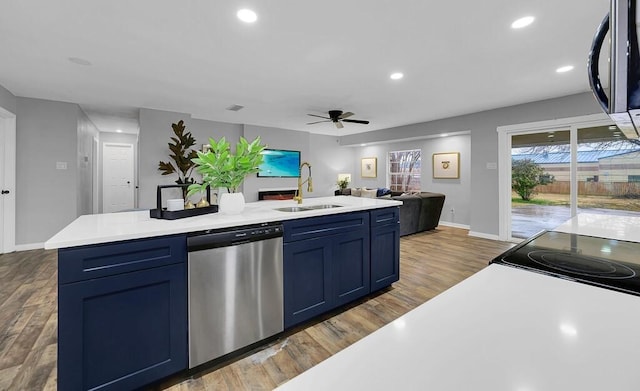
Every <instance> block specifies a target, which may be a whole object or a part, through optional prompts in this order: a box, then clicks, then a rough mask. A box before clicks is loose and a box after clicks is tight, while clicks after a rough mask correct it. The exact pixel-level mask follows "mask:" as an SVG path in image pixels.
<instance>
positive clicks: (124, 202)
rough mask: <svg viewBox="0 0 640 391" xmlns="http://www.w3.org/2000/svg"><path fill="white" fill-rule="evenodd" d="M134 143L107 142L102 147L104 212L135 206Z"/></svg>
mask: <svg viewBox="0 0 640 391" xmlns="http://www.w3.org/2000/svg"><path fill="white" fill-rule="evenodd" d="M133 164H134V162H133V145H132V144H116V143H105V144H104V146H103V148H102V180H103V182H102V212H103V213H111V212H119V211H123V210H127V209H133V207H134V202H133V200H134V189H135V185H134V183H133V182H134V178H133V172H134V166H133Z"/></svg>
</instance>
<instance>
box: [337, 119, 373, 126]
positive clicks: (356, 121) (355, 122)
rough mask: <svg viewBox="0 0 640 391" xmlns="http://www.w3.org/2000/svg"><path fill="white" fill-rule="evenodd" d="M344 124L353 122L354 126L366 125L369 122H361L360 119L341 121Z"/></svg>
mask: <svg viewBox="0 0 640 391" xmlns="http://www.w3.org/2000/svg"><path fill="white" fill-rule="evenodd" d="M343 121H344V122H353V123H354V124H364V125H368V124H369V121H363V120H361V119H343Z"/></svg>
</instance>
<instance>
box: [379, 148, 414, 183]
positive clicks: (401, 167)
mask: <svg viewBox="0 0 640 391" xmlns="http://www.w3.org/2000/svg"><path fill="white" fill-rule="evenodd" d="M420 166H421V164H420V150H419V149H412V150H409V151H392V152H389V164H388V165H387V167H389V171H388V173H387V175H388V180H389V182H388V183H389V188H390V189H391V190H393V191H420Z"/></svg>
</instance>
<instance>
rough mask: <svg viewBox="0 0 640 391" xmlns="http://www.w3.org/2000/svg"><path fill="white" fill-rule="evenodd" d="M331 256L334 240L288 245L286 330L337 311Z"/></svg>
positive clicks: (313, 240)
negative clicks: (333, 295)
mask: <svg viewBox="0 0 640 391" xmlns="http://www.w3.org/2000/svg"><path fill="white" fill-rule="evenodd" d="M285 232H286V227H285ZM331 256H332V254H331V238H326V237H321V238H315V239H306V240H302V241H299V242H293V243H285V244H284V252H283V257H284V327H285V328H288V327H290V326H293V325H294V324H297V323H300V322H302V321H304V320H307V319H311V318H313V317H314V316H316V315H320V314H322V313H324V312H326V311H329V310H330V309H331V308H333V307H332V297H331V296H332V295H331V289H332V282H331V262H332V259H331Z"/></svg>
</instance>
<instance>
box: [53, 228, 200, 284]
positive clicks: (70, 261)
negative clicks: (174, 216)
mask: <svg viewBox="0 0 640 391" xmlns="http://www.w3.org/2000/svg"><path fill="white" fill-rule="evenodd" d="M186 259H187V239H186V235H172V236H162V237H157V238H151V239H138V240H129V241H124V242H115V243H105V244H97V245H90V246H82V247H73V248H63V249H60V250H58V282H59V283H60V284H66V283H70V282H75V281H83V280H89V279H92V278H98V277H106V276H111V275H115V274H120V273H126V272H132V271H136V270H143V269H148V268H152V267H158V266H164V265H170V264H174V263H180V262H185V261H186Z"/></svg>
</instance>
